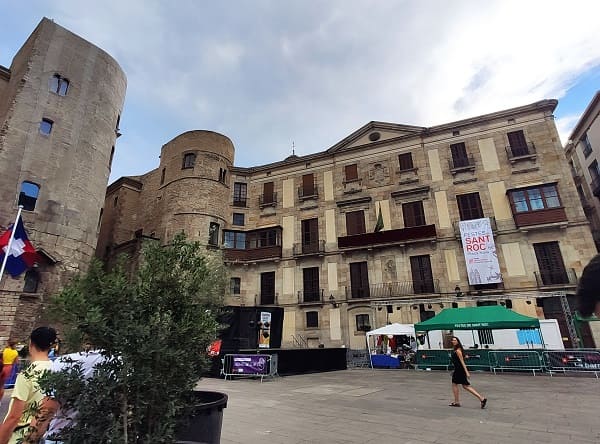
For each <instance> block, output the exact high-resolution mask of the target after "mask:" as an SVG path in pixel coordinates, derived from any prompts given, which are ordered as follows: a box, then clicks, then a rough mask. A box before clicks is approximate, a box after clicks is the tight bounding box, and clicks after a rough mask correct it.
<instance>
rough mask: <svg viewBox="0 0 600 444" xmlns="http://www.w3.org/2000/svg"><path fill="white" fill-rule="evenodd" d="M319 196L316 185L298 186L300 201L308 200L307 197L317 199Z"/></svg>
mask: <svg viewBox="0 0 600 444" xmlns="http://www.w3.org/2000/svg"><path fill="white" fill-rule="evenodd" d="M318 198H319V190H318V189H317V185H316V184H315V185H313V186H312V187H304V186H301V187H298V199H300V201H304V200H308V199H318Z"/></svg>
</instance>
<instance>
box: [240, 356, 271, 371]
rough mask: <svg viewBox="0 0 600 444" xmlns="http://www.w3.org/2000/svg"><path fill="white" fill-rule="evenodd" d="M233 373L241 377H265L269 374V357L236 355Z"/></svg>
mask: <svg viewBox="0 0 600 444" xmlns="http://www.w3.org/2000/svg"><path fill="white" fill-rule="evenodd" d="M231 373H236V374H239V375H265V374H267V373H268V370H267V357H266V356H262V355H244V356H235V355H234V356H233V365H232V371H231Z"/></svg>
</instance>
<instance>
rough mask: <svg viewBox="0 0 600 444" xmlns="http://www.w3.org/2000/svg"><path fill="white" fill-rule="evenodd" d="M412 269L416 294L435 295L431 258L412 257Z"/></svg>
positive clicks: (425, 256) (424, 256) (426, 256)
mask: <svg viewBox="0 0 600 444" xmlns="http://www.w3.org/2000/svg"><path fill="white" fill-rule="evenodd" d="M410 269H411V273H412V279H413V290H414V292H415V294H422V293H433V292H434V283H433V273H432V272H431V261H430V259H429V256H428V255H423V256H411V257H410Z"/></svg>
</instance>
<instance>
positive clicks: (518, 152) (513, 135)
mask: <svg viewBox="0 0 600 444" xmlns="http://www.w3.org/2000/svg"><path fill="white" fill-rule="evenodd" d="M507 136H508V146H509V148H510V151H511V153H512V155H513V156H514V157H518V156H526V155H528V154H529V148H528V147H527V141H526V140H525V134H524V133H523V130H519V131H513V132H510V133H507Z"/></svg>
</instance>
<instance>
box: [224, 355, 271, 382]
mask: <svg viewBox="0 0 600 444" xmlns="http://www.w3.org/2000/svg"><path fill="white" fill-rule="evenodd" d="M277 361H278V360H277V355H276V354H273V355H258V354H257V355H244V354H231V355H225V356H224V357H223V360H222V363H223V368H222V369H221V374H222V375H223V376H225V380H227V377H230V378H231V379H233V377H234V376H250V377H260V382H262V381H263V378H264V377H265V376H270V377H275V376H277Z"/></svg>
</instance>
